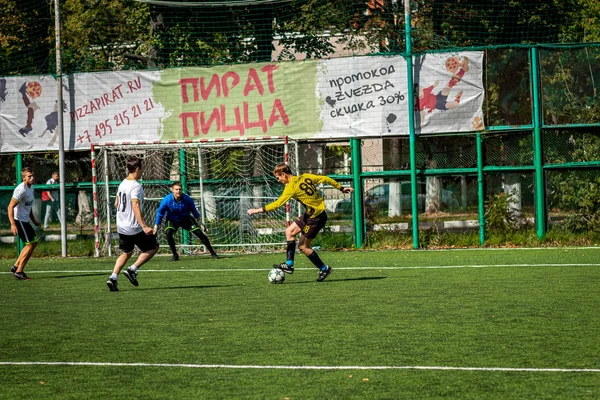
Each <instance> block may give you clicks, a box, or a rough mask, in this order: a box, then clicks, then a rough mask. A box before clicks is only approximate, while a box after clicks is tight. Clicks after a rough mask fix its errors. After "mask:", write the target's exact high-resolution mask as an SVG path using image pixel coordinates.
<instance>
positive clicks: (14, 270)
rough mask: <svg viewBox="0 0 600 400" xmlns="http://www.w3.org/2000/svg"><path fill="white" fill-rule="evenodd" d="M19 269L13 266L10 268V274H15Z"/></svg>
mask: <svg viewBox="0 0 600 400" xmlns="http://www.w3.org/2000/svg"><path fill="white" fill-rule="evenodd" d="M17 269H18V268H17V266H16V265H13V266H12V267H10V272H12V273H13V274H14V273H15V272H17Z"/></svg>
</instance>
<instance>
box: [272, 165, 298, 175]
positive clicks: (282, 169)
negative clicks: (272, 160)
mask: <svg viewBox="0 0 600 400" xmlns="http://www.w3.org/2000/svg"><path fill="white" fill-rule="evenodd" d="M278 174H288V175H294V174H293V173H292V169H291V168H290V166H289V165H287V164H286V163H281V164H277V165H276V166H275V169H274V170H273V175H278Z"/></svg>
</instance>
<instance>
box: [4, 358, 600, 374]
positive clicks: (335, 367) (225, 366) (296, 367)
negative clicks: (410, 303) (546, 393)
mask: <svg viewBox="0 0 600 400" xmlns="http://www.w3.org/2000/svg"><path fill="white" fill-rule="evenodd" d="M0 365H51V366H75V367H79V366H87V367H157V368H205V369H218V368H223V369H294V370H386V369H387V370H394V369H395V370H401V369H409V370H431V371H488V372H489V371H492V372H593V373H600V369H599V368H506V367H448V366H446V367H445V366H433V365H432V366H418V365H229V364H158V363H118V362H70V361H56V362H54V361H0Z"/></svg>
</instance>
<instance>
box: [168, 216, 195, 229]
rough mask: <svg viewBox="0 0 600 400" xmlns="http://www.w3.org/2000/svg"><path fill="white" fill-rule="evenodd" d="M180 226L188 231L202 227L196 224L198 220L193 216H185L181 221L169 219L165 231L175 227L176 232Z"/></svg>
mask: <svg viewBox="0 0 600 400" xmlns="http://www.w3.org/2000/svg"><path fill="white" fill-rule="evenodd" d="M179 228H183V229H185V230H186V231H190V232H194V231H197V230H198V229H200V227H199V226H198V225H197V224H196V220H195V219H193V218H192V217H186V218H183V219H182V220H181V221H169V220H167V226H166V228H165V231H166V230H167V229H173V230H174V231H175V232H177V230H178V229H179Z"/></svg>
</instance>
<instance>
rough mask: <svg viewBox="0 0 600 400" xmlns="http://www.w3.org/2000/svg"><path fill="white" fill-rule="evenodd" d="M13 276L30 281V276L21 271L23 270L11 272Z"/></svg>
mask: <svg viewBox="0 0 600 400" xmlns="http://www.w3.org/2000/svg"><path fill="white" fill-rule="evenodd" d="M13 275H14V276H15V279H18V280H20V281H30V280H31V278H30V277H28V276H27V274H26V273H25V272H24V271H23V272H15V273H14V274H13Z"/></svg>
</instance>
